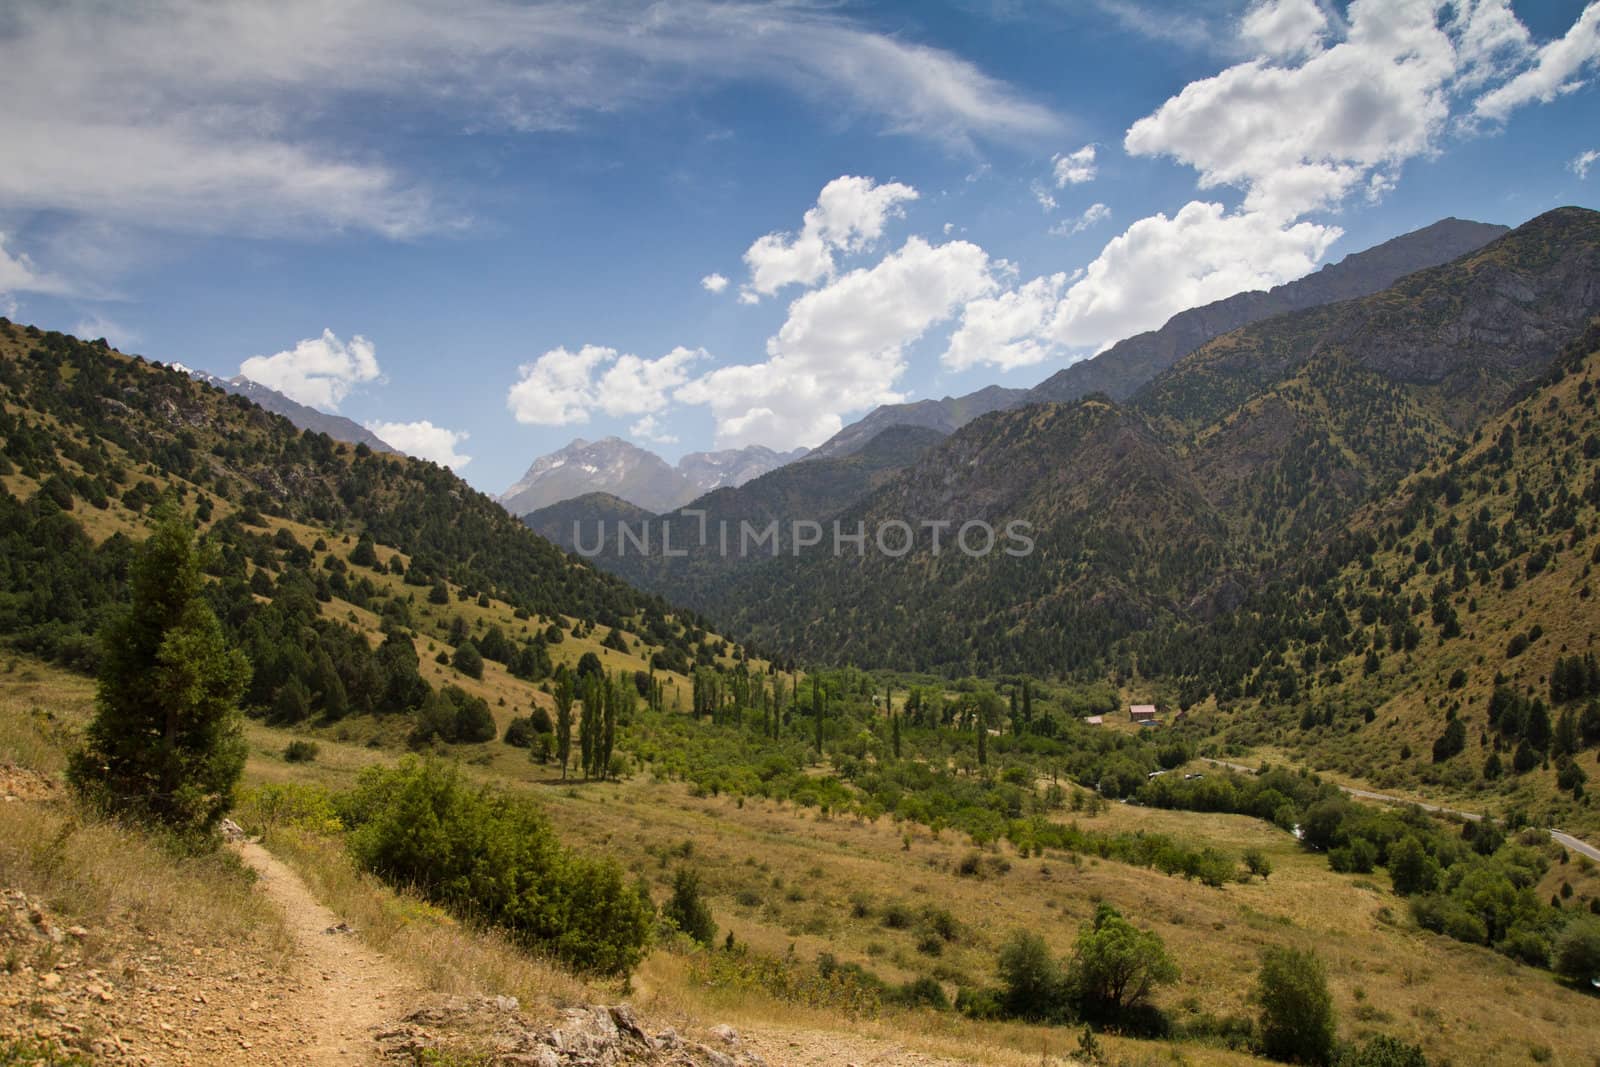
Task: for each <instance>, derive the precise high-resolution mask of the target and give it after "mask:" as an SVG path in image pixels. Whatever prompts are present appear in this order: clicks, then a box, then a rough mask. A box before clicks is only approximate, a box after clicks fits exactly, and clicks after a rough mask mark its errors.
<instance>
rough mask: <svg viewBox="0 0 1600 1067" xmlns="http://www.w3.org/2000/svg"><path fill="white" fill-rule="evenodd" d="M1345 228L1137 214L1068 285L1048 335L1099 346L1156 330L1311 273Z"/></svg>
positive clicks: (1217, 215) (1209, 211)
mask: <svg viewBox="0 0 1600 1067" xmlns="http://www.w3.org/2000/svg"><path fill="white" fill-rule="evenodd" d="M1341 232H1342V231H1340V230H1339V229H1338V228H1337V227H1334V226H1321V225H1317V224H1314V223H1310V222H1301V223H1298V224H1296V225H1293V226H1288V227H1284V226H1282V225H1281V224H1280V223H1279V221H1278V220H1277V219H1274V218H1272V217H1270V216H1268V215H1264V214H1261V213H1234V214H1227V213H1226V212H1225V211H1224V210H1223V206H1222V205H1221V204H1208V203H1201V202H1199V201H1194V202H1191V203H1189V204H1186V205H1184V207H1183V209H1182V210H1180V211H1179V212H1178V213H1177V214H1176V215H1174V216H1173V217H1172V218H1170V219H1169V218H1167V217H1166V216H1165V215H1162V214H1157V215H1152V216H1150V217H1149V218H1143V219H1140V220H1139V221H1138V222H1135V223H1134V224H1133V225H1132V226H1130V227H1128V229H1127V230H1126V232H1124V233H1123V234H1121V235H1120V236H1118V237H1116V238H1113V239H1112V240H1111V241H1110V242H1109V243H1108V244H1107V245H1106V246H1105V248H1104V249H1102V250H1101V252H1100V255H1099V257H1098V258H1096V259H1095V261H1094V262H1093V263H1091V264H1089V266H1088V269H1087V270H1086V271H1085V272H1084V276H1083V278H1082V279H1080V280H1079V281H1078V282H1077V283H1076V284H1074V285H1073V286H1072V288H1071V289H1069V290H1068V291H1067V294H1066V297H1065V299H1063V300H1062V301H1061V304H1060V305H1059V307H1058V308H1057V309H1056V313H1055V316H1054V318H1053V319H1052V321H1051V322H1050V325H1049V327H1048V329H1047V331H1046V336H1048V337H1049V338H1050V339H1051V340H1053V341H1054V342H1056V343H1057V344H1060V345H1063V346H1066V347H1070V348H1093V349H1101V348H1104V347H1106V346H1108V345H1110V344H1111V343H1113V342H1115V341H1118V340H1120V339H1122V338H1124V337H1129V336H1131V335H1133V334H1136V333H1139V332H1141V331H1143V330H1150V329H1155V328H1156V327H1158V326H1160V325H1161V324H1162V323H1163V322H1165V321H1166V320H1167V319H1169V318H1171V317H1172V316H1173V315H1174V314H1176V313H1177V312H1179V311H1183V310H1185V309H1186V308H1192V307H1198V306H1199V305H1201V304H1206V303H1209V302H1211V301H1213V300H1220V299H1222V298H1223V297H1227V296H1232V295H1233V294H1234V293H1239V292H1244V291H1246V290H1250V289H1266V288H1270V287H1271V286H1274V285H1279V284H1281V283H1283V282H1286V281H1290V280H1292V279H1294V278H1298V277H1301V276H1302V275H1305V274H1306V273H1308V272H1309V271H1310V270H1311V269H1312V268H1313V267H1314V266H1316V263H1317V261H1318V260H1319V259H1321V258H1322V255H1323V253H1324V252H1326V251H1327V249H1328V246H1329V245H1330V244H1332V243H1333V242H1334V241H1335V240H1337V239H1338V238H1339V237H1340V235H1341Z"/></svg>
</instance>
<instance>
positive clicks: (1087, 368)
mask: <svg viewBox="0 0 1600 1067" xmlns="http://www.w3.org/2000/svg"><path fill="white" fill-rule="evenodd" d="M1505 232H1506V227H1504V226H1497V225H1490V224H1487V223H1481V222H1471V221H1466V220H1462V219H1456V218H1447V219H1442V220H1440V221H1439V222H1436V223H1434V224H1432V225H1430V226H1426V227H1424V228H1422V229H1420V230H1416V231H1414V232H1412V233H1408V234H1403V235H1401V236H1399V237H1396V238H1394V239H1392V240H1389V241H1385V242H1384V243H1382V244H1380V245H1377V246H1375V247H1373V248H1369V249H1366V250H1365V251H1361V252H1355V253H1352V254H1351V255H1348V256H1346V257H1345V258H1344V259H1342V260H1340V261H1339V262H1337V263H1330V264H1328V265H1327V266H1325V267H1323V268H1322V269H1321V270H1319V271H1317V272H1315V273H1314V274H1310V275H1307V276H1306V277H1304V278H1301V279H1298V280H1296V281H1293V282H1289V283H1286V284H1284V285H1280V286H1277V287H1275V288H1273V289H1270V290H1266V291H1253V292H1246V293H1239V294H1237V295H1235V296H1231V297H1228V298H1227V299H1225V300H1218V301H1215V302H1213V303H1211V304H1207V305H1205V306H1203V307H1198V308H1193V309H1191V310H1188V311H1183V312H1180V313H1179V314H1177V315H1174V316H1173V317H1172V318H1171V319H1169V320H1168V321H1167V323H1166V324H1165V325H1163V326H1162V327H1161V328H1160V329H1159V330H1152V331H1149V332H1146V333H1142V334H1138V335H1136V336H1134V337H1130V338H1128V339H1126V340H1124V341H1121V342H1119V343H1117V344H1115V345H1113V346H1111V347H1110V348H1108V349H1106V350H1105V351H1104V352H1101V353H1099V354H1098V355H1096V356H1094V357H1093V358H1091V359H1087V360H1083V361H1082V362H1079V363H1075V364H1072V365H1071V366H1069V367H1066V368H1064V369H1063V370H1061V371H1058V372H1057V373H1055V374H1053V375H1052V376H1050V377H1049V378H1047V379H1045V380H1044V381H1043V382H1040V383H1039V384H1038V385H1037V386H1035V387H1033V388H1031V389H1013V388H1006V387H1004V386H998V385H991V386H987V387H985V388H983V389H979V390H977V391H976V392H973V393H968V394H966V395H964V396H958V397H944V398H943V399H940V400H918V401H914V402H910V403H905V404H886V405H882V406H880V407H877V408H875V409H873V410H872V411H871V412H869V413H868V414H867V415H866V416H864V417H863V418H861V419H859V420H858V421H856V422H854V423H851V424H850V425H849V426H846V427H845V428H844V429H842V430H840V431H839V432H838V433H837V434H835V435H834V436H833V437H831V438H829V439H828V440H827V441H825V442H824V443H823V444H821V445H819V446H818V447H817V448H815V449H813V450H811V451H810V452H804V450H800V451H799V452H797V453H788V454H778V453H773V452H772V451H770V450H768V449H765V448H760V447H759V446H756V447H752V448H748V449H741V450H737V451H732V452H713V453H703V452H702V453H692V454H691V455H688V456H685V457H684V458H683V460H682V461H680V463H679V464H678V467H677V468H676V469H674V468H673V467H671V466H670V465H669V464H667V463H666V461H665V460H662V459H661V458H660V457H658V456H656V455H655V454H654V453H651V452H649V451H648V450H646V449H643V448H639V447H638V446H636V445H632V444H630V443H628V442H626V441H622V440H619V439H617V438H614V437H613V438H607V439H606V440H604V441H599V442H593V443H591V442H586V441H583V440H578V441H574V442H573V443H572V444H570V445H568V446H567V447H566V448H564V449H562V450H561V451H559V452H555V453H552V454H550V455H548V456H544V457H541V458H540V459H538V460H536V461H535V462H534V464H533V465H532V466H531V467H530V468H529V469H528V472H527V474H525V475H524V476H523V478H522V479H521V480H520V481H519V482H518V483H517V484H516V485H514V486H512V487H511V488H510V489H508V490H506V492H505V493H503V494H501V496H500V500H501V501H502V503H504V504H505V505H506V507H507V509H508V510H509V511H511V512H512V514H515V515H530V514H532V513H536V512H545V511H546V509H549V508H551V507H553V506H555V505H558V504H561V503H562V502H564V501H568V500H573V499H575V498H578V497H582V496H586V495H588V494H590V493H599V494H604V495H609V496H612V497H615V498H617V499H619V500H621V501H624V502H625V503H627V504H629V505H632V506H633V507H636V508H642V509H644V510H645V511H648V512H656V513H661V512H667V511H673V510H675V509H677V508H679V507H682V506H685V505H686V504H689V503H691V502H692V501H693V500H694V498H695V497H696V496H697V495H698V494H699V493H705V492H709V491H711V490H713V489H717V488H723V487H737V486H740V485H743V484H744V483H746V482H748V481H750V480H751V479H752V478H755V477H757V476H759V475H761V474H764V473H766V472H767V471H769V470H772V469H774V468H776V467H778V466H781V465H782V464H784V463H791V462H793V461H794V460H795V459H796V458H797V457H798V456H799V455H805V456H806V457H807V458H809V459H813V460H816V459H837V458H841V457H844V456H848V455H850V454H852V453H854V452H857V451H859V450H861V449H862V448H864V447H866V446H867V444H868V442H870V441H872V440H873V439H874V438H876V437H877V436H878V435H879V434H881V433H883V432H884V431H885V430H887V429H889V428H891V427H894V426H911V427H917V428H919V429H922V430H926V431H930V432H931V433H932V434H933V435H935V436H934V437H922V438H919V439H920V440H924V441H926V442H928V443H931V442H932V441H933V440H935V439H936V438H937V436H944V435H948V434H951V433H954V432H955V431H956V430H959V429H960V428H961V427H962V426H965V425H966V424H967V423H969V422H971V421H972V420H973V419H976V418H980V417H981V416H984V415H987V414H989V413H991V412H995V411H1003V410H1006V409H1008V408H1014V407H1019V406H1022V405H1025V404H1032V403H1039V402H1043V401H1061V400H1073V399H1077V398H1078V397H1081V396H1087V395H1089V394H1090V393H1104V394H1106V395H1107V396H1110V397H1111V398H1113V399H1115V400H1126V399H1127V398H1128V397H1129V396H1131V395H1132V394H1133V393H1134V392H1135V391H1136V390H1137V389H1138V388H1139V387H1140V386H1142V385H1143V384H1145V383H1146V382H1148V381H1149V380H1151V379H1152V378H1154V377H1155V376H1156V375H1158V374H1160V373H1161V372H1162V371H1164V370H1166V369H1167V368H1169V367H1171V366H1172V365H1173V364H1175V363H1176V362H1177V361H1178V360H1179V359H1181V358H1182V357H1184V356H1186V355H1188V354H1189V353H1190V352H1192V351H1194V350H1195V349H1196V348H1199V347H1200V346H1201V345H1202V344H1205V343H1206V342H1207V341H1210V340H1211V339H1213V338H1215V337H1218V336H1220V335H1222V334H1224V333H1227V332H1229V331H1231V330H1235V329H1238V328H1240V327H1242V326H1247V325H1249V324H1251V323H1254V322H1259V321H1262V320H1263V319H1267V318H1271V317H1273V316H1276V315H1282V314H1286V313H1288V312H1291V311H1297V310H1303V309H1305V308H1310V307H1317V306H1320V305H1323V304H1327V303H1333V302H1338V301H1341V300H1348V299H1353V298H1355V297H1361V296H1367V295H1370V294H1372V293H1375V292H1377V291H1379V290H1381V289H1384V288H1386V287H1388V286H1389V285H1391V284H1393V283H1394V282H1395V281H1397V280H1398V279H1400V278H1402V277H1404V276H1406V275H1408V274H1411V273H1413V272H1415V271H1418V270H1421V269H1424V268H1426V267H1432V266H1437V265H1439V264H1441V263H1446V262H1449V261H1450V260H1452V259H1455V258H1457V257H1459V256H1461V255H1464V254H1465V253H1467V252H1470V251H1472V250H1474V249H1476V248H1480V247H1482V246H1483V245H1485V244H1487V243H1488V242H1489V241H1492V240H1494V239H1495V238H1496V237H1499V236H1500V235H1502V234H1504V233H1505ZM902 446H903V442H901V443H899V444H897V445H896V446H895V449H894V450H893V451H895V453H896V454H903V451H902ZM907 458H909V457H907ZM826 469H828V468H811V469H810V470H808V471H806V472H805V474H804V476H803V477H802V478H801V481H802V482H803V483H804V484H809V485H817V484H819V480H820V478H821V477H822V471H824V470H826ZM849 484H853V483H850V482H849V480H848V478H847V479H846V485H845V486H841V487H840V489H839V490H834V489H831V488H830V489H828V490H827V491H825V492H824V494H823V498H819V499H817V500H814V501H805V502H801V501H793V503H795V504H796V506H797V507H798V511H797V512H796V514H806V515H812V516H820V515H826V514H831V510H830V509H828V507H827V504H828V503H829V501H831V500H833V498H835V497H837V496H838V495H839V492H840V491H843V490H844V489H845V488H847V487H848V485H849ZM570 510H571V509H569V511H570ZM576 510H578V511H581V512H583V513H584V514H585V515H587V516H589V517H591V518H595V517H598V516H600V515H601V514H602V513H604V514H608V515H610V514H612V513H611V512H607V511H606V509H605V505H604V503H603V502H602V501H588V502H587V503H586V504H584V505H582V506H580V507H579V508H578V509H576ZM731 510H732V511H734V512H740V510H741V506H740V505H734V506H733V507H732V508H731ZM626 512H627V509H620V510H618V511H617V512H616V513H615V514H614V515H612V517H614V518H623V517H624V516H625V514H626ZM565 517H566V513H565V512H562V513H552V514H541V515H539V516H538V517H537V518H535V519H534V520H533V522H534V525H535V526H536V528H545V527H547V526H548V523H549V522H550V521H551V520H560V519H564V518H565ZM568 536H569V535H562V538H561V539H562V540H564V541H565V540H567V539H568Z"/></svg>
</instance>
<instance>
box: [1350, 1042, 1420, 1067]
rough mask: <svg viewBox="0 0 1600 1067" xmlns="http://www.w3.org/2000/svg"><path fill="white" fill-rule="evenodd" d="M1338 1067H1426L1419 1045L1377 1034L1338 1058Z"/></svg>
mask: <svg viewBox="0 0 1600 1067" xmlns="http://www.w3.org/2000/svg"><path fill="white" fill-rule="evenodd" d="M1339 1067H1428V1057H1426V1056H1424V1055H1423V1054H1422V1047H1421V1046H1420V1045H1408V1044H1406V1043H1405V1042H1404V1041H1401V1040H1400V1039H1399V1038H1397V1037H1390V1036H1389V1035H1387V1034H1377V1035H1376V1036H1374V1037H1370V1038H1368V1039H1367V1041H1366V1043H1365V1044H1362V1045H1357V1046H1352V1047H1351V1048H1349V1049H1347V1050H1346V1051H1345V1052H1344V1054H1343V1055H1342V1056H1340V1057H1339Z"/></svg>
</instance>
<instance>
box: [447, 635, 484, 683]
mask: <svg viewBox="0 0 1600 1067" xmlns="http://www.w3.org/2000/svg"><path fill="white" fill-rule="evenodd" d="M450 662H451V663H453V664H454V665H455V668H456V670H458V671H460V672H461V673H462V674H464V675H466V676H467V677H468V678H482V677H483V653H481V652H479V651H478V646H477V645H475V644H473V643H472V642H471V641H463V642H461V644H459V645H457V646H456V654H455V655H454V656H453V657H452V658H451V661H450Z"/></svg>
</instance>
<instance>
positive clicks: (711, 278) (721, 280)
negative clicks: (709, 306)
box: [700, 274, 728, 293]
mask: <svg viewBox="0 0 1600 1067" xmlns="http://www.w3.org/2000/svg"><path fill="white" fill-rule="evenodd" d="M727 287H728V279H727V278H725V277H723V276H722V275H720V274H707V275H706V276H705V277H704V278H701V279H700V288H702V289H704V290H705V291H706V292H708V293H720V292H722V291H723V290H724V289H726V288H727Z"/></svg>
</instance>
